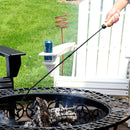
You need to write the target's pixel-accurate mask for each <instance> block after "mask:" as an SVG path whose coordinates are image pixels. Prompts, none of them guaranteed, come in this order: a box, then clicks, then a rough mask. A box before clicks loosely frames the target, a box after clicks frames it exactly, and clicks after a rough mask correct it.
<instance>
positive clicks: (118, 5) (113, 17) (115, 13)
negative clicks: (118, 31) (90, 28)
mask: <svg viewBox="0 0 130 130" xmlns="http://www.w3.org/2000/svg"><path fill="white" fill-rule="evenodd" d="M128 2H130V0H116V2H115V3H114V5H113V7H112V9H111V10H110V11H109V13H108V14H107V17H106V20H105V23H108V24H107V25H108V27H110V26H112V25H113V24H114V23H116V22H117V21H118V20H119V17H120V12H121V10H122V9H123V8H124V7H126V5H127V4H128Z"/></svg>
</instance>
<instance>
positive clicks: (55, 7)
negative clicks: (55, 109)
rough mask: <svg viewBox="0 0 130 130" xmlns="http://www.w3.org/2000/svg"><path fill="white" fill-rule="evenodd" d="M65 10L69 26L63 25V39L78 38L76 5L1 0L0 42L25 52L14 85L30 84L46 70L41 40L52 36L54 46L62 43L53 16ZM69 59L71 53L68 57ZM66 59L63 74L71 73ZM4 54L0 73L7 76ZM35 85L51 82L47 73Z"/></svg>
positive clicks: (62, 13) (46, 0)
mask: <svg viewBox="0 0 130 130" xmlns="http://www.w3.org/2000/svg"><path fill="white" fill-rule="evenodd" d="M64 14H67V15H68V16H67V18H68V21H67V22H68V25H67V26H68V28H67V29H64V30H63V32H64V42H72V41H75V42H76V41H77V23H78V5H75V4H70V3H64V2H62V3H61V2H57V0H1V1H0V45H4V46H7V47H10V48H13V49H16V50H19V51H22V52H25V53H26V56H22V64H21V68H20V71H19V74H18V76H17V77H16V78H14V87H15V88H22V87H31V86H32V85H33V84H34V83H36V82H37V81H38V80H39V79H41V78H42V77H43V76H44V75H45V74H46V73H47V69H46V67H45V66H44V65H42V62H43V57H39V56H38V54H39V53H40V52H42V51H44V41H45V40H52V41H53V46H56V45H58V44H61V34H60V31H61V30H60V28H56V23H55V21H56V20H55V17H56V16H60V15H64ZM68 61H71V62H72V57H71V58H70V59H69V60H68ZM68 61H66V64H67V65H65V66H66V67H65V68H64V72H66V73H65V74H67V73H68V75H69V73H71V68H68V66H71V65H70V63H68ZM5 64H6V63H5V58H4V57H0V77H4V76H6V67H5ZM37 86H44V87H45V86H49V87H52V86H53V78H52V77H50V76H48V77H47V78H46V79H44V80H43V81H41V82H40V83H39V84H38V85H37Z"/></svg>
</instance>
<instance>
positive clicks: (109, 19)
mask: <svg viewBox="0 0 130 130" xmlns="http://www.w3.org/2000/svg"><path fill="white" fill-rule="evenodd" d="M119 18H120V11H117V10H115V9H112V10H110V11H109V13H108V14H107V16H106V19H105V25H106V26H107V27H111V26H112V25H113V24H114V23H116V22H117V21H118V20H119Z"/></svg>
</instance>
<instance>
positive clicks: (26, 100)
mask: <svg viewBox="0 0 130 130" xmlns="http://www.w3.org/2000/svg"><path fill="white" fill-rule="evenodd" d="M28 90H29V88H23V89H16V90H12V89H9V90H1V91H0V115H1V116H0V129H11V130H12V129H15V130H17V129H28V130H29V129H30V130H32V129H39V130H40V129H54V130H55V129H60V130H61V129H73V130H79V129H80V130H84V129H90V130H92V129H103V130H104V129H108V128H110V127H113V126H117V125H118V124H120V123H122V122H124V121H126V120H128V119H129V118H130V115H129V114H128V110H129V109H128V108H129V107H130V106H129V105H128V103H126V102H123V101H122V100H118V99H116V98H114V97H111V96H107V95H103V94H100V93H97V92H93V91H88V90H85V89H83V90H80V89H70V88H50V87H46V88H44V87H40V88H33V89H32V90H31V91H30V93H29V94H28V95H26V93H27V92H28ZM36 97H40V98H42V99H45V100H46V101H47V102H48V104H49V105H48V106H49V107H48V109H50V108H51V107H52V104H53V107H54V108H59V107H60V106H62V107H63V108H68V109H69V108H74V111H75V113H76V115H77V120H76V121H75V122H72V123H71V126H58V125H57V124H58V119H57V118H56V119H55V120H56V122H55V123H52V124H51V126H49V127H38V126H37V127H25V126H24V123H25V122H26V121H27V120H31V119H32V118H33V116H34V113H35V112H34V102H35V100H36ZM62 116H67V115H62ZM68 116H69V115H68ZM62 118H63V119H64V117H62Z"/></svg>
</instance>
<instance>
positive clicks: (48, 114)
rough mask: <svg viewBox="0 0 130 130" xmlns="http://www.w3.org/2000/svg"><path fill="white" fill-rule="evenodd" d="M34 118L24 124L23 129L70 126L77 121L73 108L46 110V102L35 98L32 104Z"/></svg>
mask: <svg viewBox="0 0 130 130" xmlns="http://www.w3.org/2000/svg"><path fill="white" fill-rule="evenodd" d="M34 113H35V114H34V116H33V119H32V120H30V121H27V122H25V124H24V126H25V127H52V126H60V127H61V126H62V127H64V126H72V123H74V122H76V121H77V113H76V111H75V107H68V108H67V107H63V106H60V107H58V108H51V109H48V103H47V101H46V100H44V99H42V98H39V97H36V100H35V102H34Z"/></svg>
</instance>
